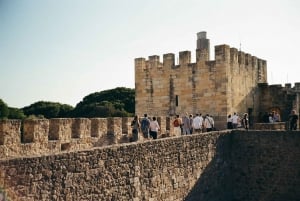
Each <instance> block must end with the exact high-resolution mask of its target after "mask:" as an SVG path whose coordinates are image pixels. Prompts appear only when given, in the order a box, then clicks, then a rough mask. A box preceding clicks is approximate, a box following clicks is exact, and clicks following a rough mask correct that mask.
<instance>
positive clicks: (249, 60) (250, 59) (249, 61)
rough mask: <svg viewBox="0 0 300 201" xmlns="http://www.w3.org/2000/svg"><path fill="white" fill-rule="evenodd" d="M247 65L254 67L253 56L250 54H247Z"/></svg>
mask: <svg viewBox="0 0 300 201" xmlns="http://www.w3.org/2000/svg"><path fill="white" fill-rule="evenodd" d="M245 65H246V66H252V56H251V54H248V53H246V54H245Z"/></svg>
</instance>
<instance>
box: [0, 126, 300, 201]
mask: <svg viewBox="0 0 300 201" xmlns="http://www.w3.org/2000/svg"><path fill="white" fill-rule="evenodd" d="M299 141H300V132H299V131H286V132H283V131H241V130H232V131H229V130H228V131H220V132H211V133H205V134H195V135H188V136H181V137H173V138H164V139H158V140H152V141H146V142H135V143H131V144H118V145H113V146H106V147H97V148H92V149H88V150H81V151H69V152H63V153H60V154H52V155H48V156H38V157H37V156H36V157H23V158H14V159H9V160H4V159H0V194H2V195H4V196H5V200H14V201H36V200H43V201H48V200H49V201H52V200H66V201H67V200H130V201H138V200H149V201H151V200H152V201H154V200H155V201H156V200H157V201H181V200H185V201H194V200H205V201H215V200H243V201H252V200H265V201H274V200H284V201H295V200H298V198H299V196H300V192H299V185H300V176H299V162H300V158H299V154H300V147H299V143H298V142H299Z"/></svg>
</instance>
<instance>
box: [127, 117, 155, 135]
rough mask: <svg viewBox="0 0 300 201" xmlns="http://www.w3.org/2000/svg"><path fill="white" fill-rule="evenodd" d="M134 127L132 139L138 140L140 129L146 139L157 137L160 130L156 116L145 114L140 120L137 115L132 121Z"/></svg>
mask: <svg viewBox="0 0 300 201" xmlns="http://www.w3.org/2000/svg"><path fill="white" fill-rule="evenodd" d="M131 128H132V141H138V139H139V131H141V132H142V134H143V137H144V139H150V138H152V139H157V133H158V131H159V130H160V127H159V124H158V122H157V119H156V117H152V119H151V118H149V117H148V115H147V114H144V117H143V119H142V120H141V121H140V120H139V117H138V116H137V115H136V116H135V117H134V119H133V120H132V122H131Z"/></svg>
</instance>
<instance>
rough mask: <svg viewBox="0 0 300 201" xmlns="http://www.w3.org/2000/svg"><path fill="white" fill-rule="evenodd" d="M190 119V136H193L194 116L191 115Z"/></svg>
mask: <svg viewBox="0 0 300 201" xmlns="http://www.w3.org/2000/svg"><path fill="white" fill-rule="evenodd" d="M189 119H190V134H193V115H192V114H190V116H189Z"/></svg>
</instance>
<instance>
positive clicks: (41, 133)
mask: <svg viewBox="0 0 300 201" xmlns="http://www.w3.org/2000/svg"><path fill="white" fill-rule="evenodd" d="M48 134H49V120H48V119H38V120H31V119H29V120H24V123H23V142H24V143H32V142H34V143H45V142H47V141H48ZM19 138H20V136H19Z"/></svg>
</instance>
